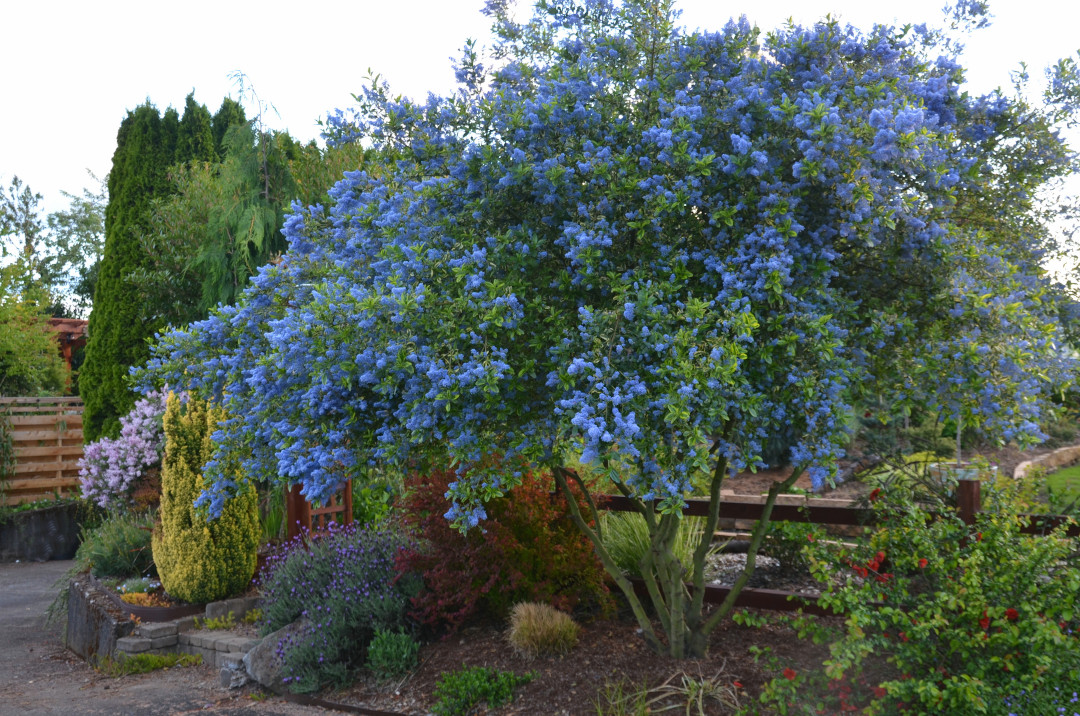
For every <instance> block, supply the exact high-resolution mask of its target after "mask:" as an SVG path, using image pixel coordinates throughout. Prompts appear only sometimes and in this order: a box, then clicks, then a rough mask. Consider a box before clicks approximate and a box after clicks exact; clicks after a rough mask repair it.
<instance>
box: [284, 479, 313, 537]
mask: <svg viewBox="0 0 1080 716" xmlns="http://www.w3.org/2000/svg"><path fill="white" fill-rule="evenodd" d="M285 520H286V522H287V524H286V529H285V534H286V536H287V538H288V539H292V538H293V537H297V536H299V535H300V534H301V533H303V532H304V531H310V530H311V504H310V503H309V502H308V501H307V500H305V499H304V496H303V495H301V494H300V485H290V486H287V487H286V488H285Z"/></svg>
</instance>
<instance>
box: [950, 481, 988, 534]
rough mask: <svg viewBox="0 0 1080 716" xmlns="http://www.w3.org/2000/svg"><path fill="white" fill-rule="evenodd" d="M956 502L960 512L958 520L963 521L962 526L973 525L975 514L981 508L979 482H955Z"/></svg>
mask: <svg viewBox="0 0 1080 716" xmlns="http://www.w3.org/2000/svg"><path fill="white" fill-rule="evenodd" d="M956 502H957V507H958V508H959V512H960V519H962V520H963V521H964V524H968V525H973V524H975V513H977V512H978V511H979V508H980V507H981V506H982V495H981V494H980V483H979V481H978V480H957V481H956Z"/></svg>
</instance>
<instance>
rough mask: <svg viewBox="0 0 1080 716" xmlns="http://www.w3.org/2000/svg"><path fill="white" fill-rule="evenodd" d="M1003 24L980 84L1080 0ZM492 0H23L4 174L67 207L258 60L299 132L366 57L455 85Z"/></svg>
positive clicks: (773, 19) (6, 79)
mask: <svg viewBox="0 0 1080 716" xmlns="http://www.w3.org/2000/svg"><path fill="white" fill-rule="evenodd" d="M990 2H991V10H992V12H993V14H994V15H995V19H994V23H993V25H992V26H991V27H990V28H989V29H986V30H982V31H980V32H978V33H977V34H976V35H975V36H973V37H972V38H970V39H969V40H968V43H967V47H968V49H967V51H966V52H965V54H964V56H963V63H964V65H965V66H966V67H968V68H969V73H968V79H969V84H970V87H971V89H972V90H973V91H978V92H983V91H987V90H990V89H993V88H995V87H998V86H1002V87H1007V86H1009V84H1010V79H1009V75H1010V72H1011V71H1013V70H1016V69H1017V68H1018V67H1019V64H1020V62H1021V61H1026V62H1027V63H1028V66H1029V68H1030V70H1031V74H1032V77H1033V79H1036V80H1041V79H1042V76H1043V69H1044V68H1045V67H1046V66H1047V65H1049V64H1051V63H1053V62H1054V61H1056V60H1057V59H1058V58H1060V57H1063V56H1067V55H1075V53H1076V51H1077V49H1080V32H1078V30H1077V28H1078V27H1080V2H1077V1H1076V0H1022V1H1021V0H990ZM943 4H944V0H906V1H904V2H888V3H884V2H876V1H875V0H756V1H755V2H751V3H745V4H733V3H723V2H716V1H715V0H682V1H681V2H677V7H679V8H680V9H682V11H683V17H682V20H683V23H684V24H685V25H687V26H688V27H691V28H704V29H719V28H720V27H721V26H722V25H723V24H724V23H725V22H726V21H727V19H728V18H729V17H731V16H732V15H738V14H742V13H745V14H746V15H747V17H748V18H749V20H750V21H751V22H753V23H755V24H757V25H758V26H759V27H761V28H762V29H766V30H767V29H771V28H774V27H777V26H778V25H780V24H782V23H783V21H784V20H785V19H786V18H788V17H789V16H790V17H793V18H794V19H795V21H796V22H799V23H804V24H809V23H813V22H814V21H815V20H817V19H820V18H821V17H823V16H824V15H825V14H826V13H832V14H833V15H834V16H836V17H839V18H840V19H841V20H843V21H846V22H849V23H851V24H853V25H855V26H857V27H861V28H868V27H869V26H870V25H871V24H873V23H874V22H896V23H901V24H902V23H907V22H927V23H929V24H932V25H940V24H941V23H942V13H941V6H942V5H943ZM482 6H483V0H396V2H393V1H391V2H386V1H385V0H380V1H378V2H375V1H373V0H352V1H351V2H326V1H322V0H307V2H304V3H289V4H285V3H279V2H274V0H263V1H262V2H243V3H239V2H234V1H233V0H217V1H216V2H205V1H204V0H190V1H188V2H183V3H159V2H147V1H146V0H141V1H140V2H118V1H111V0H96V1H90V2H87V1H86V0H77V1H67V0H66V1H63V2H60V1H57V0H21V1H19V2H10V3H5V8H4V11H3V13H2V16H0V68H3V69H2V72H3V74H2V78H3V79H2V85H0V87H2V94H0V182H2V183H3V184H4V185H5V186H6V184H7V183H8V182H9V181H10V180H11V176H12V175H13V174H17V175H18V176H19V177H20V178H21V179H23V181H24V182H25V183H27V184H28V185H29V186H30V187H32V188H33V189H34V190H35V191H37V192H39V193H41V194H42V195H43V196H44V208H45V210H46V211H53V210H56V209H59V208H62V207H63V206H65V204H66V202H65V201H64V200H63V198H62V196H61V195H60V191H61V190H62V189H63V190H67V191H71V192H75V193H78V192H79V191H80V190H81V188H82V187H83V186H85V185H87V183H88V181H87V176H86V169H90V170H92V171H93V172H95V173H96V174H98V175H99V176H104V175H105V174H106V173H107V172H108V170H109V167H110V164H111V159H112V153H113V150H114V149H115V140H116V130H117V128H118V126H119V124H120V121H121V120H122V119H123V118H124V116H125V113H126V112H127V110H129V109H132V108H134V107H135V106H137V105H138V104H140V103H142V102H143V101H144V100H146V99H150V100H151V101H152V102H153V103H154V104H156V105H157V106H158V108H159V109H164V108H166V107H168V106H169V105H172V106H174V107H177V108H180V109H182V107H183V102H184V97H185V96H186V95H187V93H188V92H190V91H191V90H193V89H194V90H195V96H196V99H197V100H198V101H200V102H202V103H204V104H206V105H207V106H208V107H209V109H210V111H211V112H213V111H215V110H216V109H217V108H218V106H219V105H220V103H221V99H222V97H223V96H225V95H226V94H232V95H233V96H234V97H235V96H237V92H236V88H235V86H234V85H233V83H232V81H231V80H230V79H229V75H230V73H232V72H234V71H237V70H239V71H242V72H244V73H245V74H246V75H247V77H248V79H249V81H250V83H251V85H252V86H253V87H254V88H255V90H256V91H257V92H258V94H259V95H260V96H261V98H262V99H263V100H264V101H267V102H270V103H272V104H273V105H274V106H275V107H276V108H277V110H278V112H279V113H280V117H277V116H270V118H269V124H270V126H272V127H274V128H277V129H288V131H289V132H290V133H291V134H292V135H293V137H295V138H297V139H300V140H308V139H313V138H316V137H317V136H318V132H319V130H318V127H317V126H316V124H315V122H316V120H317V119H318V118H319V117H321V116H323V115H325V114H326V112H328V111H330V110H331V109H333V108H335V107H346V106H348V105H350V104H351V102H352V99H351V93H354V92H359V90H360V88H361V87H362V86H363V84H364V79H363V78H364V77H365V75H366V74H367V70H368V68H369V67H370V68H372V69H373V70H374V71H375V72H377V73H379V74H381V75H382V76H383V77H384V78H386V79H387V80H388V81H389V82H390V84H391V87H392V89H393V90H394V91H395V92H397V93H400V94H405V95H409V96H419V97H423V96H426V94H427V92H429V91H434V92H437V93H443V92H446V91H448V90H449V89H451V88H452V86H453V72H452V70H451V66H450V58H451V57H457V56H458V54H459V49H460V48H461V46H462V45H463V43H464V41H465V39H466V38H468V37H472V38H475V39H477V40H478V42H480V43H481V44H483V43H484V42H485V41H486V40H487V38H488V27H489V22H488V19H487V18H486V17H484V16H483V15H481V14H480V9H481V7H482Z"/></svg>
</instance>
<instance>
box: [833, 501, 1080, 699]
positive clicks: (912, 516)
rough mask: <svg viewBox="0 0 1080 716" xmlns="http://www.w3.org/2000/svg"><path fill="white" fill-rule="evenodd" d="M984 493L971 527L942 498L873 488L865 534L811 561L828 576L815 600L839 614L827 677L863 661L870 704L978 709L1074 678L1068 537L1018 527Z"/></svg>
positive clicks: (1078, 593) (850, 671)
mask: <svg viewBox="0 0 1080 716" xmlns="http://www.w3.org/2000/svg"><path fill="white" fill-rule="evenodd" d="M984 489H988V494H987V495H986V499H985V500H984V503H985V505H986V506H987V507H989V508H990V509H988V511H985V512H982V513H980V514H979V516H978V521H977V523H976V524H975V525H974V526H968V525H966V524H964V523H963V522H962V521H960V520H959V519H958V518H957V517H956V516H955V512H953V511H951V510H949V509H948V507H947V506H945V505H943V504H940V503H939V504H936V505H933V506H931V507H926V506H923V505H920V504H917V503H915V502H913V501H912V500H911V499H910V497H909V495H908V494H907V493H905V492H904V490H902V489H900V488H896V489H893V490H889V491H883V492H882V493H881V495H880V497H879V499H878V500H877V501H876V502H875V503H874V510H875V512H876V513H877V516H878V518H879V520H880V521H881V522H880V528H879V529H878V530H877V531H876V532H874V533H873V534H872V536H871V537H870V539H869V540H867V541H866V542H865V543H863V544H861V545H859V546H858V547H855V548H853V549H850V550H846V551H844V552H841V553H839V554H837V555H835V556H830V557H829V558H828V559H823V560H822V561H821V562H818V563H816V564H815V566H814V569H815V572H816V574H817V575H818V576H819V577H820V578H821V579H822V580H827V579H828V578H830V577H831V579H832V584H833V586H832V587H830V588H829V589H828V590H827V591H826V593H825V594H824V595H823V597H822V603H823V604H824V605H825V606H829V607H832V608H834V609H839V610H842V611H843V612H844V613H846V614H847V621H846V624H845V626H846V634H845V635H844V636H843V637H842V638H840V639H839V640H837V641H835V642H834V643H833V644H832V645H831V658H830V660H829V661H828V662H827V674H828V675H829V676H830V677H831V678H833V679H841V678H849V679H850V678H851V677H852V676H854V675H857V674H860V673H863V672H864V670H865V669H866V667H867V665H868V664H870V663H874V664H875V672H874V673H875V674H877V678H878V683H877V684H876V685H875V687H874V688H875V689H876V691H875V697H874V699H873V703H874V705H875V706H874V707H875V708H877V709H879V710H880V709H884V708H893V707H895V706H896V705H897V704H899V703H901V702H906V703H907V704H909V706H910V707H911V708H912V709H913V710H914V711H916V712H920V713H950V714H967V713H984V712H987V710H992V709H996V708H998V707H999V706H1001V704H1002V703H1003V702H1004V700H1005V699H1006V698H1016V697H1019V696H1020V695H1021V694H1028V695H1031V694H1045V693H1047V692H1048V691H1050V690H1053V688H1054V687H1055V686H1059V685H1062V684H1075V683H1078V682H1080V640H1078V637H1077V632H1076V630H1077V627H1078V626H1080V622H1077V612H1076V610H1077V607H1078V606H1080V604H1078V599H1080V570H1078V569H1077V567H1076V566H1075V565H1074V564H1073V562H1072V560H1071V558H1072V555H1073V553H1074V550H1075V540H1072V539H1068V538H1065V537H1064V535H1063V533H1062V531H1061V530H1058V531H1054V532H1052V533H1050V534H1049V535H1046V536H1041V537H1036V536H1030V535H1025V534H1021V533H1020V531H1019V529H1020V527H1021V524H1022V520H1021V519H1020V518H1019V517H1018V516H1017V515H1016V514H1015V513H1014V512H1010V510H1009V509H1008V507H1009V505H1012V504H1015V496H1014V495H1012V494H1011V492H1005V493H997V492H995V491H994V490H993V488H992V487H990V486H988V485H985V484H984ZM931 511H932V512H937V513H938V515H939V518H938V519H935V520H933V521H931V520H930V512H931ZM838 573H840V574H842V573H846V574H847V575H848V578H847V579H846V580H843V581H840V582H838V581H837V580H836V575H837V574H838Z"/></svg>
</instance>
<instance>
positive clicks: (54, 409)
mask: <svg viewBox="0 0 1080 716" xmlns="http://www.w3.org/2000/svg"><path fill="white" fill-rule="evenodd" d="M82 412H83V403H82V400H81V399H80V398H72V397H57V398H0V420H3V421H5V422H6V423H7V425H8V426H9V427H8V428H7V429H8V430H9V431H10V436H11V446H12V448H13V453H14V457H15V465H14V469H13V470H12V474H11V475H9V477H8V479H7V480H6V481H4V482H3V484H0V496H2V497H3V500H4V504H7V505H21V504H23V503H26V502H34V501H36V500H42V499H47V498H50V497H53V496H55V495H57V494H59V495H61V496H70V495H72V494H74V493H75V492H76V491H77V490H78V486H79V459H80V458H82V456H83V430H82V427H83V424H82Z"/></svg>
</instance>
